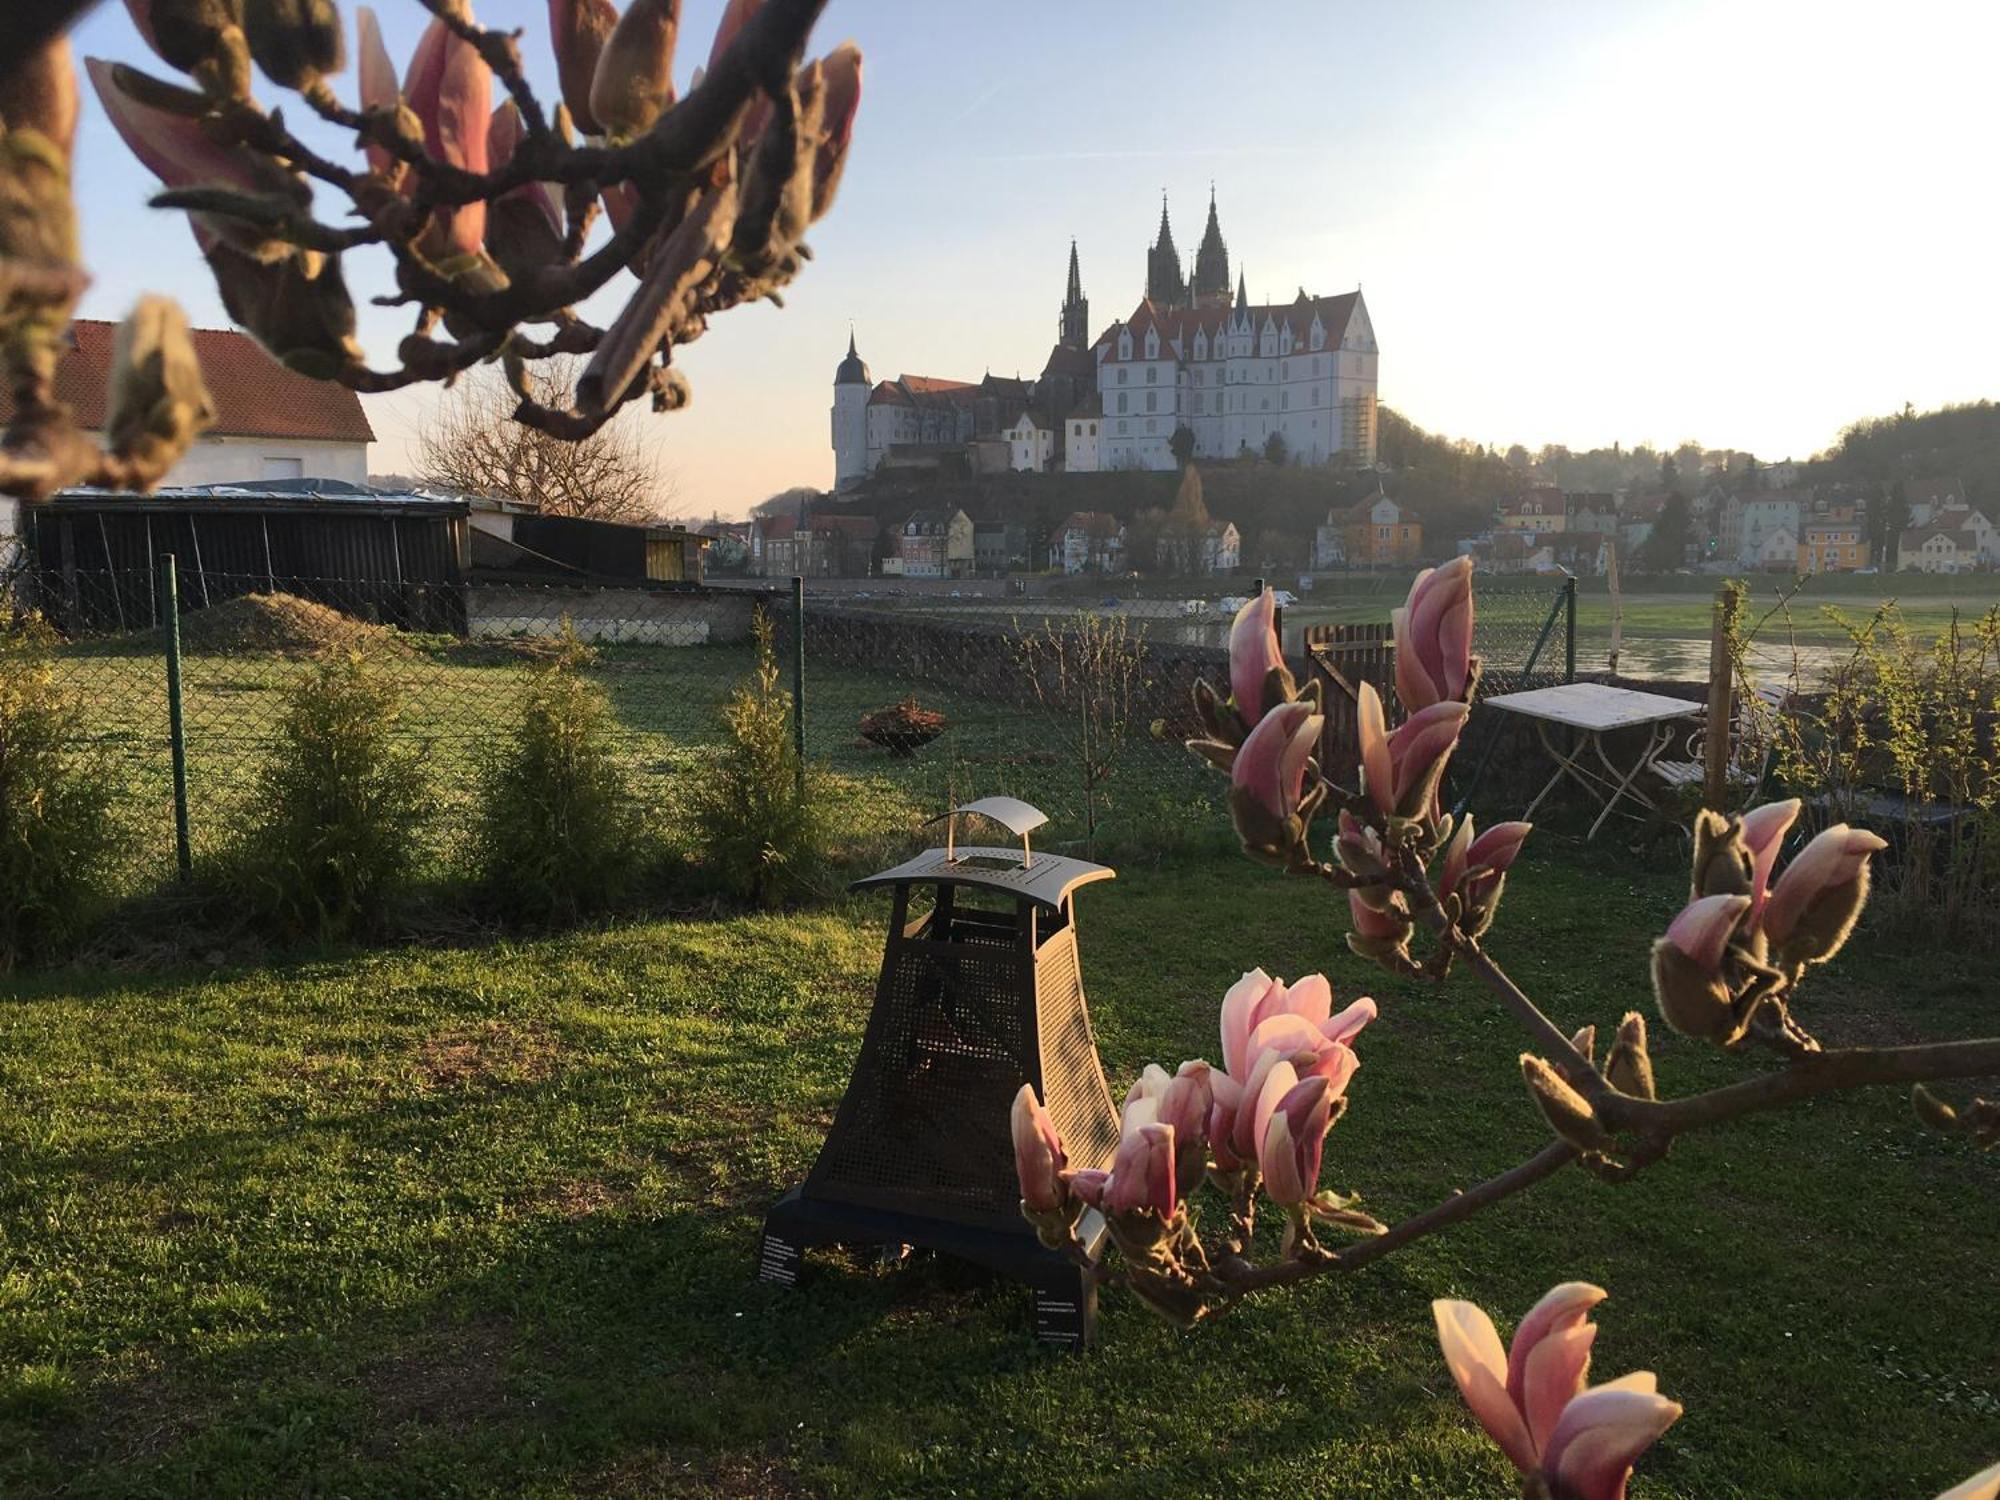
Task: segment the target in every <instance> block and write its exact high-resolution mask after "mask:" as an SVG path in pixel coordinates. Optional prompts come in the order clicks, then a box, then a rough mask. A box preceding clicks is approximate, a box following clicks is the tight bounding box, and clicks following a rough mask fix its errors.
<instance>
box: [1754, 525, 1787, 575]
mask: <svg viewBox="0 0 2000 1500" xmlns="http://www.w3.org/2000/svg"><path fill="white" fill-rule="evenodd" d="M1739 561H1740V562H1741V563H1742V564H1743V566H1744V567H1746V568H1763V569H1767V570H1769V571H1772V572H1790V571H1793V570H1795V569H1797V567H1798V565H1799V534H1798V532H1797V531H1795V530H1794V529H1793V528H1792V527H1790V526H1780V527H1778V528H1776V529H1775V530H1772V531H1767V532H1765V533H1764V534H1763V536H1762V537H1761V538H1760V539H1758V540H1757V541H1756V542H1746V543H1745V544H1744V550H1743V553H1742V556H1741V557H1740V559H1739Z"/></svg>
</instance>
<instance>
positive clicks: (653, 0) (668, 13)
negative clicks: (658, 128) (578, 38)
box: [590, 0, 681, 140]
mask: <svg viewBox="0 0 2000 1500" xmlns="http://www.w3.org/2000/svg"><path fill="white" fill-rule="evenodd" d="M680 12H681V7H680V0H632V3H631V4H630V5H629V6H628V7H627V8H626V11H625V14H624V15H622V16H620V17H619V18H618V24H617V25H616V26H614V27H613V28H612V31H611V35H610V37H609V38H607V39H606V40H605V42H604V44H603V49H602V50H601V51H600V52H599V53H598V57H597V68H596V71H595V72H594V73H593V74H592V75H591V80H590V114H591V116H592V117H593V118H594V119H595V120H596V122H597V127H598V128H599V129H601V130H602V131H604V132H605V133H606V134H607V135H609V136H611V137H612V138H613V139H614V140H617V139H627V138H629V137H632V136H635V135H639V134H641V133H642V132H643V131H645V130H646V129H647V128H648V127H649V126H650V125H651V124H652V123H653V122H654V121H655V120H657V119H658V118H659V117H660V115H661V114H662V113H663V112H664V111H665V110H666V107H667V106H668V105H669V104H671V103H673V102H674V42H675V40H676V39H677V37H678V35H679V32H680V24H681V14H680Z"/></svg>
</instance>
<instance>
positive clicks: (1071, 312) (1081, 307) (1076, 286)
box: [1056, 237, 1090, 349]
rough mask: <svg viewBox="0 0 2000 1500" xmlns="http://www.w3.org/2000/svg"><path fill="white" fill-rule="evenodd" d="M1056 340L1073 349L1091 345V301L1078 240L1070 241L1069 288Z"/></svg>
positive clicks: (1064, 300)
mask: <svg viewBox="0 0 2000 1500" xmlns="http://www.w3.org/2000/svg"><path fill="white" fill-rule="evenodd" d="M1057 329H1058V336H1057V339H1056V342H1057V343H1059V344H1063V345H1065V346H1067V347H1069V348H1071V349H1087V348H1089V347H1090V303H1089V301H1088V300H1087V299H1086V298H1085V297H1084V295H1083V271H1082V270H1081V268H1080V267H1079V266H1078V265H1077V260H1076V240H1075V238H1074V237H1072V238H1071V239H1070V242H1069V290H1068V292H1067V294H1066V295H1065V296H1064V297H1063V305H1062V315H1061V317H1060V318H1059V319H1058V320H1057Z"/></svg>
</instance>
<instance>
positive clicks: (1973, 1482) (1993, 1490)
mask: <svg viewBox="0 0 2000 1500" xmlns="http://www.w3.org/2000/svg"><path fill="white" fill-rule="evenodd" d="M1937 1500H2000V1464H1995V1465H1994V1466H1993V1467H1992V1468H1990V1469H1982V1470H1980V1471H1979V1472H1978V1473H1977V1474H1974V1475H1973V1476H1972V1477H1971V1478H1970V1479H1968V1480H1966V1481H1965V1482H1964V1483H1963V1484H1955V1485H1953V1486H1952V1487H1951V1488H1950V1489H1948V1490H1946V1491H1945V1492H1944V1493H1943V1494H1942V1495H1939V1496H1938V1497H1937Z"/></svg>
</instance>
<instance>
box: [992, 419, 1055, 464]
mask: <svg viewBox="0 0 2000 1500" xmlns="http://www.w3.org/2000/svg"><path fill="white" fill-rule="evenodd" d="M1000 436H1001V438H1002V440H1004V441H1005V442H1006V444H1007V467H1008V468H1009V469H1012V470H1014V471H1015V472H1016V473H1027V474H1040V473H1043V472H1045V471H1046V470H1048V469H1049V468H1050V467H1051V466H1052V465H1053V464H1054V462H1055V456H1056V434H1055V430H1054V429H1053V428H1049V427H1045V426H1043V425H1042V424H1041V423H1040V422H1039V421H1037V420H1036V418H1035V414H1034V413H1033V412H1032V411H1030V410H1029V409H1028V408H1027V407H1025V406H1024V407H1022V408H1021V410H1020V411H1019V413H1017V414H1016V416H1015V417H1014V420H1013V421H1011V422H1009V423H1008V424H1007V425H1006V426H1005V427H1003V428H1001V429H1000Z"/></svg>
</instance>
